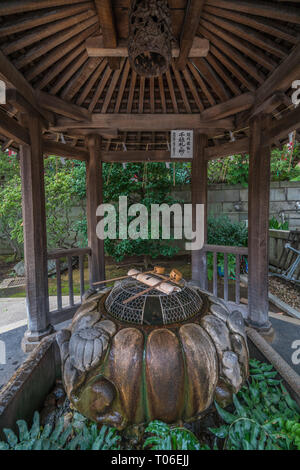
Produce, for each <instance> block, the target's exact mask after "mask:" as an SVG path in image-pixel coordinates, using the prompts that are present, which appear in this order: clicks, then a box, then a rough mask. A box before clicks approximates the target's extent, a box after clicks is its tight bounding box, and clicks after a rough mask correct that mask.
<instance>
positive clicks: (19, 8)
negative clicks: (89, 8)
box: [0, 0, 90, 16]
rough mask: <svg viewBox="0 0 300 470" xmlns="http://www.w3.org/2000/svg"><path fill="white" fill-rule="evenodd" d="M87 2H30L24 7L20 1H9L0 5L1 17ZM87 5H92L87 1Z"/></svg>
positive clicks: (77, 0)
mask: <svg viewBox="0 0 300 470" xmlns="http://www.w3.org/2000/svg"><path fill="white" fill-rule="evenodd" d="M85 1H86V0H40V1H38V2H37V1H36V0H31V1H30V0H29V1H27V2H26V5H24V2H20V0H13V1H12V0H8V1H4V2H1V3H0V16H6V15H15V14H17V13H24V10H25V9H26V11H34V10H41V9H43V8H51V7H59V6H66V5H74V3H84V2H85ZM86 3H87V4H88V3H90V2H89V1H86Z"/></svg>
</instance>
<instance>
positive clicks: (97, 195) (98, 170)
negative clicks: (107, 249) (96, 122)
mask: <svg viewBox="0 0 300 470" xmlns="http://www.w3.org/2000/svg"><path fill="white" fill-rule="evenodd" d="M86 145H87V147H88V149H89V154H90V155H89V161H88V163H87V168H86V192H87V227H88V244H89V248H90V249H91V256H90V263H89V267H90V282H91V283H93V282H97V281H102V280H104V279H105V258H104V241H103V240H99V238H98V237H97V234H96V227H97V223H98V221H97V217H96V210H97V207H98V206H99V205H100V204H102V202H103V181H102V162H101V137H100V136H99V135H94V134H92V135H88V136H87V137H86Z"/></svg>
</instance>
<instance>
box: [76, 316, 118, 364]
mask: <svg viewBox="0 0 300 470" xmlns="http://www.w3.org/2000/svg"><path fill="white" fill-rule="evenodd" d="M97 313H98V312H96V313H95V315H96V314H97ZM115 331H116V327H115V325H114V324H113V323H112V322H111V321H110V320H104V321H102V322H98V323H96V324H95V325H94V326H93V327H87V328H82V329H79V330H75V331H74V333H73V335H72V337H71V340H70V343H69V352H70V359H71V363H72V364H73V366H74V367H76V368H77V369H78V370H80V371H82V372H85V371H88V370H89V369H90V368H91V367H92V365H93V366H94V365H96V364H97V363H98V362H101V360H102V359H103V356H104V355H105V353H106V351H107V348H108V344H109V339H110V336H112V335H113V334H114V333H115Z"/></svg>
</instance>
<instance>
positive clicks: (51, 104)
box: [36, 90, 91, 122]
mask: <svg viewBox="0 0 300 470" xmlns="http://www.w3.org/2000/svg"><path fill="white" fill-rule="evenodd" d="M36 96H37V100H38V102H39V104H40V106H41V107H42V108H45V109H47V110H49V111H52V112H54V113H56V114H60V115H61V116H65V117H67V118H71V119H75V120H78V121H81V120H82V119H84V120H86V121H87V122H88V121H90V120H91V114H90V113H89V112H88V111H87V110H86V109H84V108H81V107H79V106H76V105H75V104H71V103H67V102H66V101H64V100H62V99H60V98H58V97H57V96H52V95H48V93H44V92H43V91H39V90H37V91H36Z"/></svg>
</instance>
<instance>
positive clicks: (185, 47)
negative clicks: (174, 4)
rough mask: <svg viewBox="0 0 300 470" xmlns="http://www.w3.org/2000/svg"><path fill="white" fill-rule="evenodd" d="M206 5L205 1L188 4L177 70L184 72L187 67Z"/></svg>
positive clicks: (193, 0) (191, 1)
mask: <svg viewBox="0 0 300 470" xmlns="http://www.w3.org/2000/svg"><path fill="white" fill-rule="evenodd" d="M204 4H205V0H189V1H188V2H187V7H186V12H185V19H184V24H183V29H182V32H181V36H180V54H179V57H178V60H177V61H176V68H177V70H183V69H184V68H185V66H186V62H187V59H188V57H189V53H190V50H191V48H192V45H193V41H194V38H195V36H196V32H197V28H198V26H199V22H200V17H201V13H202V10H203V6H204Z"/></svg>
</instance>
